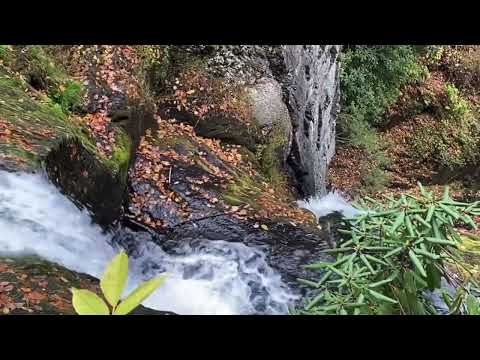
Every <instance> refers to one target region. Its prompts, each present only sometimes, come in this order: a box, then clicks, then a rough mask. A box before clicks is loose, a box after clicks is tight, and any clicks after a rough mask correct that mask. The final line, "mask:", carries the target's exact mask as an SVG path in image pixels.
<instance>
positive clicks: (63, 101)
mask: <svg viewBox="0 0 480 360" xmlns="http://www.w3.org/2000/svg"><path fill="white" fill-rule="evenodd" d="M83 92H84V89H83V87H82V85H81V84H80V83H79V82H77V81H68V82H67V83H66V84H65V86H64V87H62V88H59V89H58V90H56V91H55V92H54V93H53V94H52V99H53V100H54V101H55V102H56V103H57V104H59V105H60V106H61V108H62V110H63V111H65V112H68V111H75V110H77V109H79V108H80V106H81V103H82V95H83Z"/></svg>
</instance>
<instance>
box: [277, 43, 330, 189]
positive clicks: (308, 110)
mask: <svg viewBox="0 0 480 360" xmlns="http://www.w3.org/2000/svg"><path fill="white" fill-rule="evenodd" d="M339 51H340V46H339V45H288V46H286V47H285V52H284V54H285V65H286V68H287V71H288V79H287V83H286V84H285V88H286V91H287V94H288V101H287V102H288V106H289V109H290V116H291V120H292V126H293V144H292V153H291V157H290V160H291V165H292V167H293V168H294V170H295V171H296V173H297V177H298V178H299V182H300V184H301V187H302V190H303V192H304V193H305V195H313V194H324V193H325V192H326V175H327V168H328V164H329V162H330V160H331V159H332V157H333V155H334V153H335V122H336V115H337V109H338V102H339V94H340V93H339V78H338V75H339V66H338V54H339Z"/></svg>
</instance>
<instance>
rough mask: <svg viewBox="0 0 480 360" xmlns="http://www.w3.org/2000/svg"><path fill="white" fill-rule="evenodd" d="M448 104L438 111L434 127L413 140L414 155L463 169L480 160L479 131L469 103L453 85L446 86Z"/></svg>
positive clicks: (419, 132)
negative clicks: (479, 147)
mask: <svg viewBox="0 0 480 360" xmlns="http://www.w3.org/2000/svg"><path fill="white" fill-rule="evenodd" d="M445 92H446V95H447V104H446V105H445V106H444V108H443V109H438V114H437V116H438V120H437V123H436V124H435V126H427V127H423V128H421V129H419V130H418V131H417V133H416V134H415V136H414V137H412V140H411V141H412V144H413V146H414V151H415V153H414V155H415V156H416V157H417V158H419V159H420V160H427V159H430V160H431V159H433V161H435V162H436V163H437V164H438V165H440V166H442V167H446V168H449V169H457V168H461V167H463V166H465V165H467V164H469V163H472V162H474V161H475V160H477V159H478V146H479V145H480V128H479V125H478V123H477V122H476V120H475V115H474V112H473V111H472V109H471V108H470V104H469V102H468V101H466V100H465V99H463V98H462V97H461V96H460V93H459V91H458V89H457V88H456V87H455V86H454V85H451V84H447V85H446V87H445Z"/></svg>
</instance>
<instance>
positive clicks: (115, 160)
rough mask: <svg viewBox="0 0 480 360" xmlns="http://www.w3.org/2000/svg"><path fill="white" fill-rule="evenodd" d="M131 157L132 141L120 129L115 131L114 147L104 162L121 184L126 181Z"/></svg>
mask: <svg viewBox="0 0 480 360" xmlns="http://www.w3.org/2000/svg"><path fill="white" fill-rule="evenodd" d="M131 155H132V141H131V139H130V137H129V136H128V135H127V133H126V132H125V131H124V130H123V129H121V128H116V129H115V145H114V146H113V149H112V156H111V157H110V158H109V159H107V160H106V164H107V165H108V166H109V167H110V169H111V170H112V172H113V174H114V175H117V176H119V178H120V179H121V180H122V182H126V181H127V176H128V167H129V164H130V158H131Z"/></svg>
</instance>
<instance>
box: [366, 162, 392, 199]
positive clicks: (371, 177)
mask: <svg viewBox="0 0 480 360" xmlns="http://www.w3.org/2000/svg"><path fill="white" fill-rule="evenodd" d="M389 181H390V178H389V176H388V174H387V173H386V172H385V171H384V170H382V169H381V168H377V167H376V168H374V169H372V170H371V171H369V172H368V173H366V174H365V175H364V176H363V177H362V185H363V190H364V191H365V192H368V193H375V192H379V191H381V190H382V189H383V188H384V187H385V186H386V185H387V184H388V183H389Z"/></svg>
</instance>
